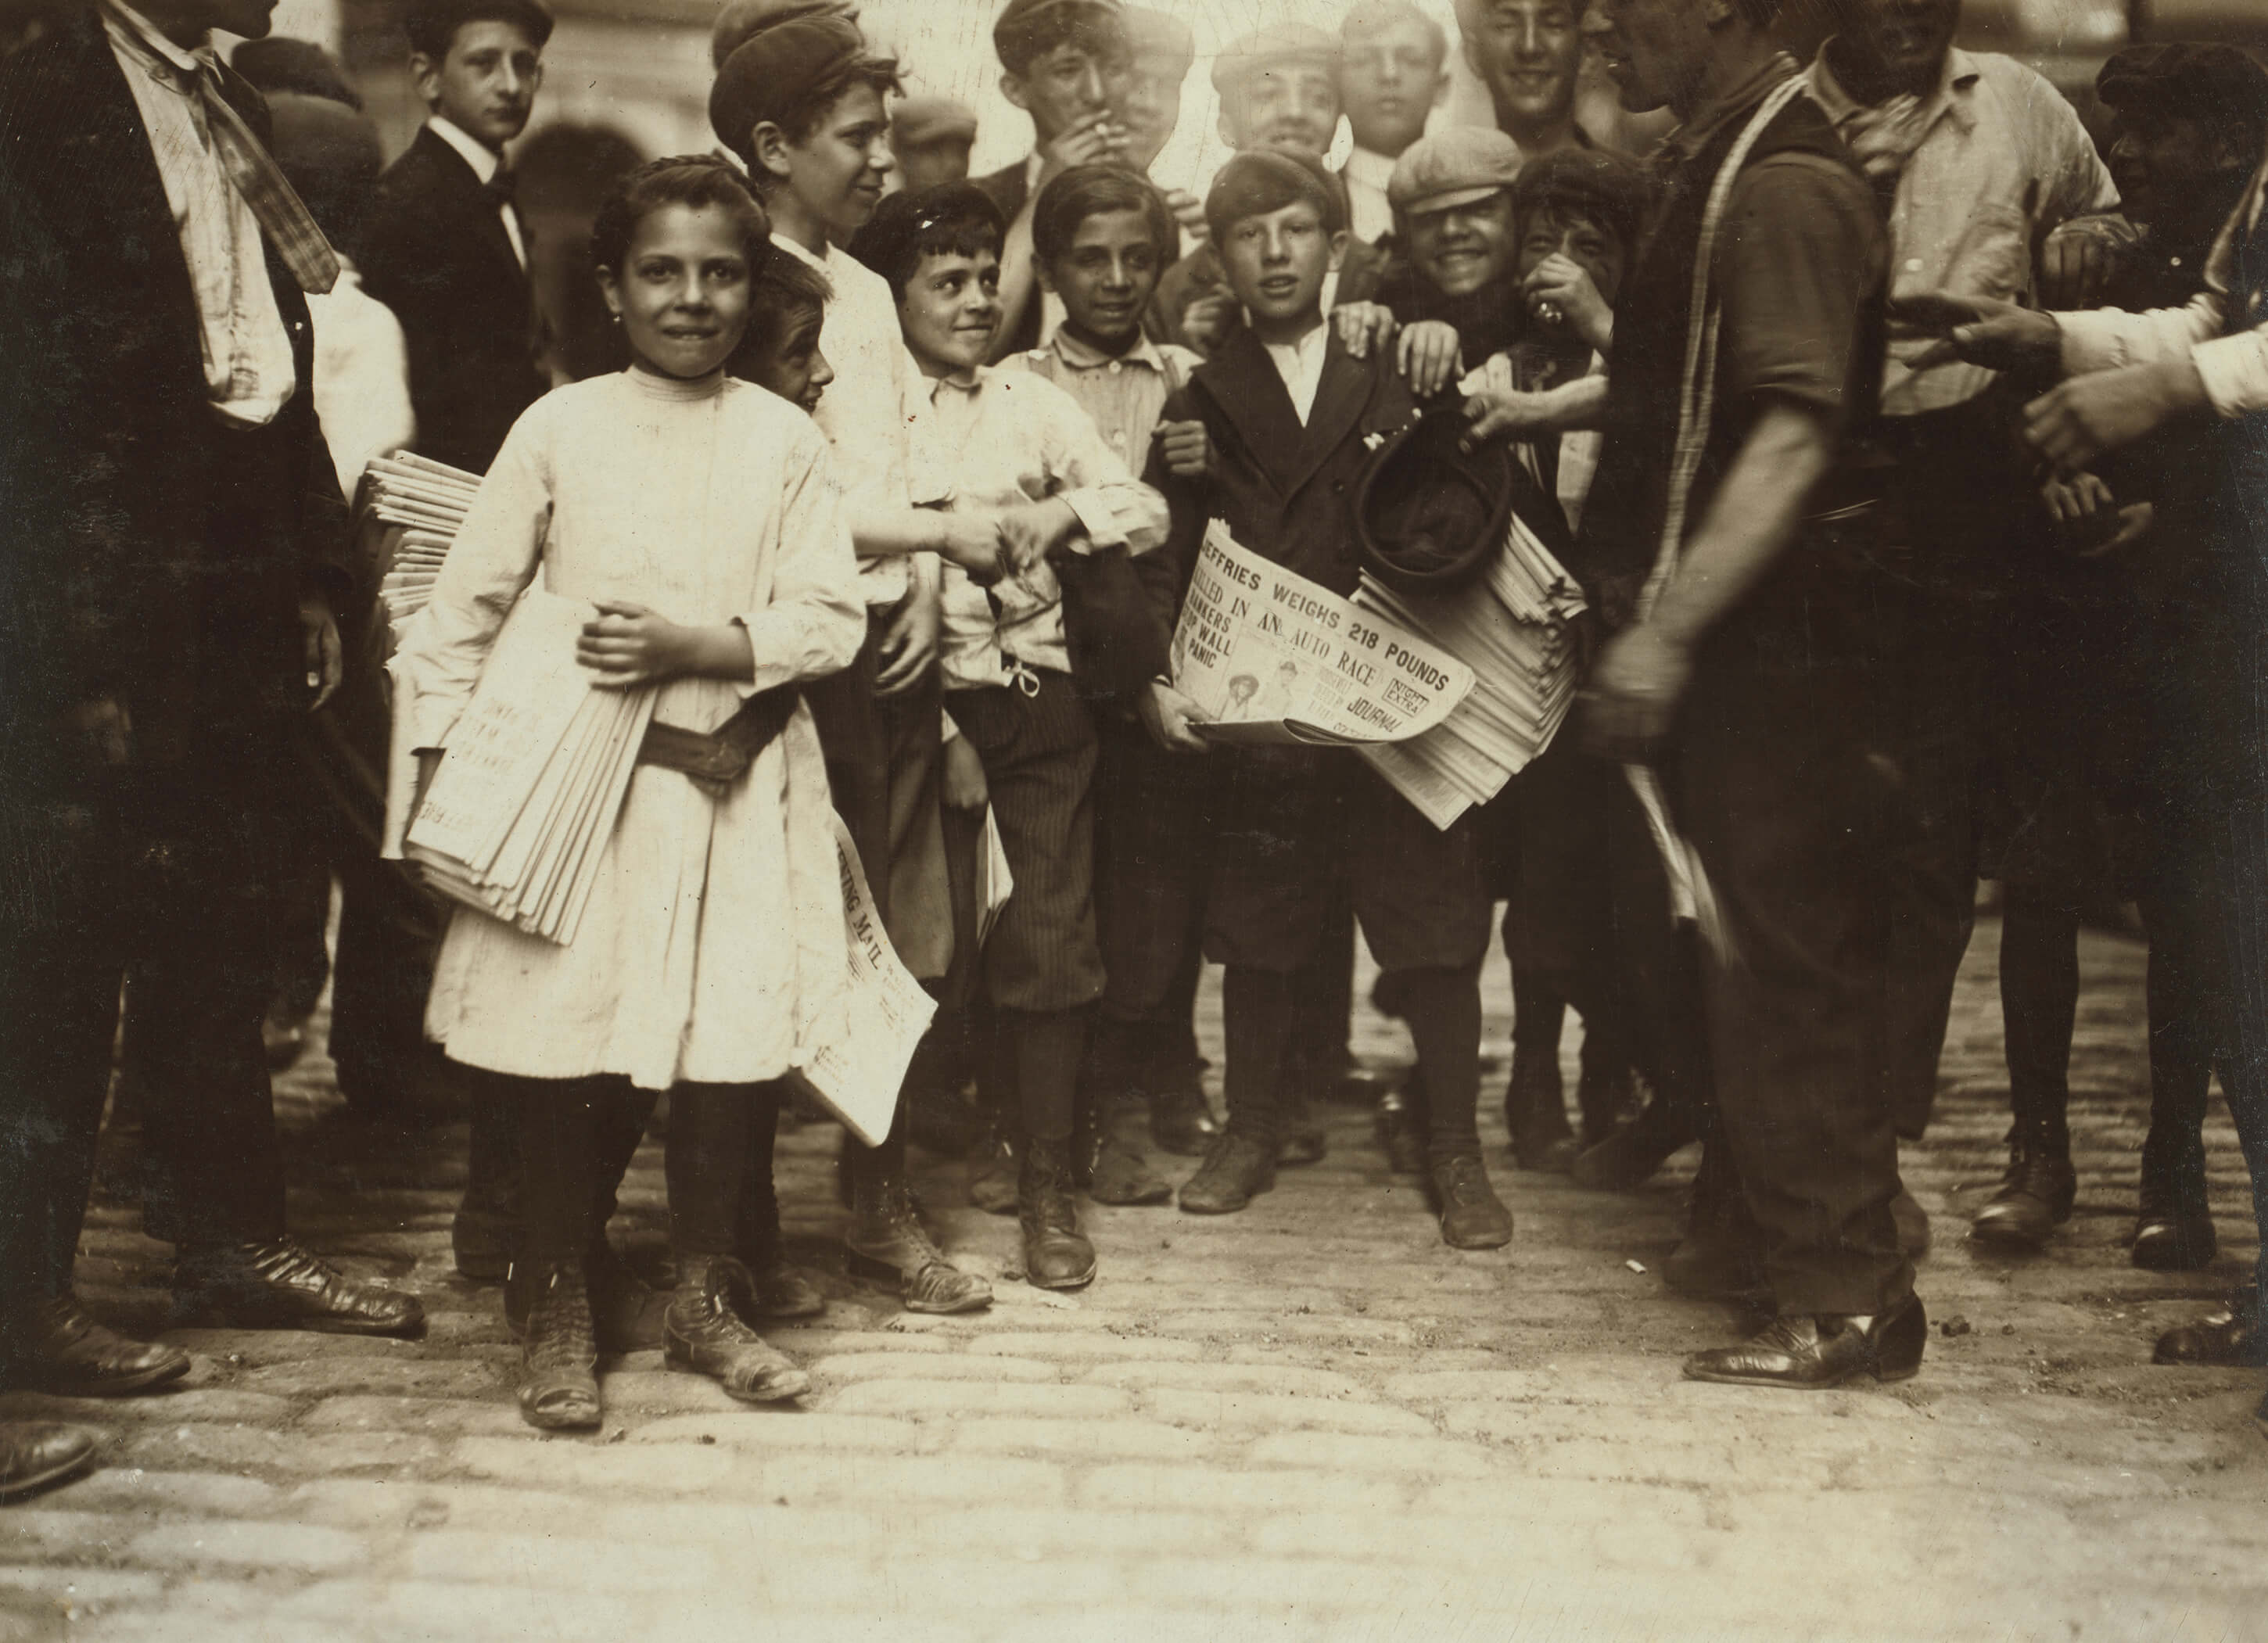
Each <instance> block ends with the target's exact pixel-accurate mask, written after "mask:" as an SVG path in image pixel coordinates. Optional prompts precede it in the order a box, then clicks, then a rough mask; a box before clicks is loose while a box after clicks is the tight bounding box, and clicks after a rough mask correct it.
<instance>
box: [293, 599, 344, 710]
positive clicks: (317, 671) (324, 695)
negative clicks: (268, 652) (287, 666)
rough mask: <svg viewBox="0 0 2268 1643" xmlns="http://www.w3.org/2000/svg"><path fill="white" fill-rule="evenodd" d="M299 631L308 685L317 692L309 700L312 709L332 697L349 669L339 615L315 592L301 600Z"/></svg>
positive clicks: (308, 687)
mask: <svg viewBox="0 0 2268 1643" xmlns="http://www.w3.org/2000/svg"><path fill="white" fill-rule="evenodd" d="M299 633H300V637H301V638H302V639H303V640H304V642H305V644H306V658H307V689H310V690H312V691H313V692H314V699H313V701H311V702H309V703H308V704H307V711H309V712H310V713H312V712H313V711H315V710H316V709H317V708H320V706H322V705H323V704H324V703H326V702H328V701H329V700H330V699H331V697H332V696H333V695H334V694H335V692H336V691H337V689H338V688H339V681H340V680H342V679H343V678H345V677H346V672H347V661H346V651H345V648H344V647H343V646H342V645H340V643H339V623H338V619H337V618H336V617H335V616H334V615H331V607H330V602H329V601H328V600H325V599H323V598H322V597H320V595H318V594H314V593H310V594H308V595H307V596H306V598H304V599H302V600H300V601H299Z"/></svg>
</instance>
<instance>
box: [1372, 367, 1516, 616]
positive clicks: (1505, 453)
mask: <svg viewBox="0 0 2268 1643" xmlns="http://www.w3.org/2000/svg"><path fill="white" fill-rule="evenodd" d="M1464 437H1465V425H1464V421H1463V419H1462V417H1460V416H1458V415H1457V414H1456V410H1455V407H1454V402H1444V404H1443V406H1442V408H1440V409H1436V410H1434V411H1432V413H1431V414H1430V415H1421V416H1419V417H1418V420H1417V421H1415V422H1413V423H1411V424H1410V425H1409V426H1408V427H1406V428H1404V429H1403V430H1402V431H1400V432H1398V433H1396V434H1395V435H1394V436H1393V437H1392V438H1389V439H1388V440H1387V442H1386V443H1385V444H1384V445H1382V446H1380V447H1379V448H1378V451H1377V453H1376V454H1375V455H1373V457H1372V458H1371V459H1370V460H1369V462H1368V463H1367V464H1366V465H1365V466H1364V468H1363V470H1362V478H1361V480H1360V481H1359V483H1358V484H1357V486H1356V490H1355V503H1354V525H1355V540H1356V546H1357V549H1358V551H1359V554H1360V556H1361V558H1362V568H1363V569H1364V570H1366V571H1369V572H1370V573H1371V574H1372V575H1373V576H1374V577H1376V578H1378V579H1379V580H1380V581H1381V582H1383V583H1384V584H1386V586H1388V587H1390V588H1392V589H1393V590H1394V591H1395V593H1416V594H1439V593H1455V592H1457V591H1458V590H1459V589H1461V588H1463V587H1466V586H1469V585H1470V584H1471V583H1472V582H1473V581H1474V580H1475V579H1476V578H1478V577H1479V576H1480V575H1482V574H1483V573H1484V571H1486V570H1487V569H1488V567H1489V565H1490V564H1491V562H1492V561H1493V560H1494V559H1495V557H1496V555H1497V553H1498V552H1499V550H1500V549H1502V548H1503V547H1504V538H1505V532H1506V530H1507V529H1508V528H1510V526H1511V523H1512V475H1511V473H1510V471H1509V469H1508V468H1507V466H1506V465H1507V464H1508V463H1510V462H1512V461H1513V460H1516V459H1515V458H1514V457H1513V455H1512V447H1511V446H1509V445H1507V444H1506V443H1504V442H1502V441H1497V442H1493V443H1491V444H1486V445H1481V446H1476V447H1474V448H1473V449H1472V450H1470V451H1467V450H1464V449H1462V446H1461V442H1462V440H1463V438H1464Z"/></svg>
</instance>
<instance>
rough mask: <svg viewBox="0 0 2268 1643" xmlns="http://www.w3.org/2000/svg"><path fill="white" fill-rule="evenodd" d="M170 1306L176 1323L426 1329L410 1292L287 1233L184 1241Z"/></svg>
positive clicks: (404, 1332) (344, 1331)
mask: <svg viewBox="0 0 2268 1643" xmlns="http://www.w3.org/2000/svg"><path fill="white" fill-rule="evenodd" d="M173 1310H174V1315H175V1320H176V1321H177V1322H178V1323H202V1324H205V1325H208V1326H210V1327H214V1328H219V1329H236V1330H320V1331H322V1332H324V1333H326V1334H331V1335H400V1336H414V1335H423V1333H424V1332H425V1308H423V1306H421V1305H419V1304H418V1300H417V1297H416V1296H415V1295H409V1294H404V1293H402V1292H401V1291H400V1290H398V1289H391V1288H388V1287H387V1286H386V1285H384V1284H372V1283H367V1282H365V1281H364V1280H363V1279H361V1278H349V1277H348V1276H347V1275H346V1274H345V1273H343V1272H342V1271H339V1270H338V1269H337V1268H336V1267H335V1266H333V1265H332V1264H330V1263H329V1262H328V1261H326V1260H324V1259H322V1258H321V1257H320V1256H317V1255H316V1254H314V1252H313V1251H312V1250H310V1249H306V1247H305V1246H303V1245H301V1244H300V1243H298V1241H295V1240H293V1239H290V1238H276V1239H269V1240H263V1241H259V1242H254V1243H237V1244H195V1245H184V1246H183V1247H182V1249H181V1251H180V1258H179V1260H177V1261H176V1262H175V1263H174V1266H173Z"/></svg>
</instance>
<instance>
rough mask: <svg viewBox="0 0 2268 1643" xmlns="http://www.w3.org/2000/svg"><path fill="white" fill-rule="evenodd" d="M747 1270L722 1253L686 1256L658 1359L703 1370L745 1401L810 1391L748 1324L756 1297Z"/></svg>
mask: <svg viewBox="0 0 2268 1643" xmlns="http://www.w3.org/2000/svg"><path fill="white" fill-rule="evenodd" d="M754 1301H755V1280H754V1279H753V1278H750V1277H749V1275H748V1269H747V1267H745V1266H742V1265H741V1264H740V1263H739V1262H738V1261H735V1260H733V1259H731V1258H730V1257H728V1256H687V1257H686V1260H685V1263H684V1264H683V1266H682V1267H681V1268H680V1269H679V1271H678V1275H677V1293H676V1295H675V1296H674V1298H673V1299H672V1300H671V1301H670V1303H669V1315H668V1322H667V1323H666V1325H665V1326H664V1330H663V1334H664V1341H663V1345H662V1349H661V1350H662V1361H663V1362H664V1363H666V1364H667V1365H668V1366H669V1367H671V1368H672V1369H674V1370H677V1371H679V1372H680V1373H681V1374H703V1375H707V1376H708V1377H709V1378H710V1379H711V1380H712V1381H716V1382H717V1383H718V1385H719V1386H721V1387H723V1388H724V1389H725V1391H727V1392H729V1393H731V1394H732V1395H733V1396H734V1397H737V1398H740V1399H741V1400H742V1401H743V1402H745V1403H749V1404H777V1403H779V1402H781V1401H782V1400H784V1399H786V1398H791V1397H801V1396H803V1395H804V1394H805V1393H806V1392H808V1391H809V1390H811V1377H810V1376H809V1375H808V1374H805V1373H804V1371H803V1370H802V1368H801V1367H799V1366H798V1365H797V1364H796V1363H795V1361H794V1360H793V1359H791V1358H789V1357H788V1356H787V1354H786V1353H784V1352H781V1351H780V1350H779V1349H778V1348H777V1347H776V1346H774V1345H772V1344H771V1343H770V1342H769V1341H767V1340H765V1339H764V1337H762V1336H761V1335H759V1334H757V1333H756V1332H755V1330H753V1329H751V1328H750V1327H749V1326H748V1322H747V1317H746V1316H745V1314H746V1312H747V1309H748V1308H750V1307H751V1306H752V1305H753V1304H754Z"/></svg>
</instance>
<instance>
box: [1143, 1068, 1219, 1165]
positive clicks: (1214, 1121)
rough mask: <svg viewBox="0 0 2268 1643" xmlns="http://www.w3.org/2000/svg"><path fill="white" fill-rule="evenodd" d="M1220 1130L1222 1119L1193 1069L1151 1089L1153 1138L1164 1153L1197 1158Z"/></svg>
mask: <svg viewBox="0 0 2268 1643" xmlns="http://www.w3.org/2000/svg"><path fill="white" fill-rule="evenodd" d="M1219 1133H1220V1120H1219V1119H1218V1118H1216V1117H1214V1116H1212V1103H1211V1101H1207V1100H1206V1099H1205V1093H1204V1086H1203V1085H1202V1084H1201V1083H1200V1082H1199V1081H1198V1077H1197V1073H1196V1072H1194V1071H1192V1072H1189V1074H1188V1075H1187V1076H1185V1077H1182V1078H1177V1079H1173V1080H1171V1081H1170V1082H1167V1084H1166V1086H1165V1087H1164V1088H1162V1089H1156V1090H1152V1091H1151V1092H1150V1138H1151V1139H1152V1140H1153V1141H1155V1142H1156V1143H1157V1144H1158V1146H1159V1149H1160V1151H1162V1152H1167V1153H1175V1154H1178V1155H1179V1156H1181V1157H1183V1158H1196V1157H1197V1156H1199V1155H1200V1154H1201V1153H1204V1150H1205V1148H1206V1147H1208V1146H1211V1144H1212V1138H1213V1137H1215V1136H1217V1135H1219Z"/></svg>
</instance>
